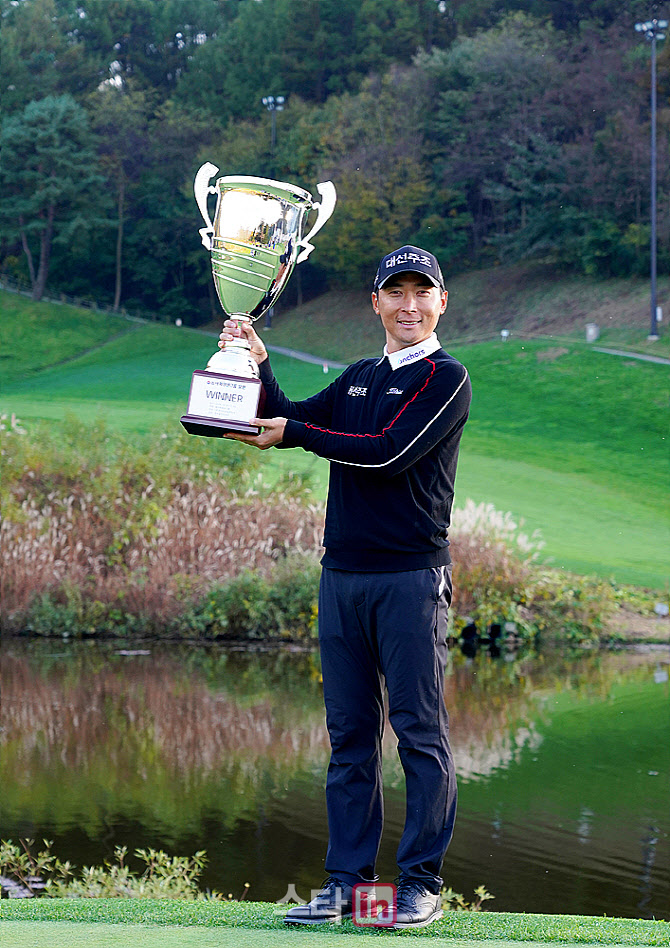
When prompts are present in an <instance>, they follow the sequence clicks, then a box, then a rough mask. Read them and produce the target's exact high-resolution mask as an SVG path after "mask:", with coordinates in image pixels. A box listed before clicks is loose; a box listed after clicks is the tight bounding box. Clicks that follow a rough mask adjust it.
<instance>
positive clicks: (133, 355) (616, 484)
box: [0, 294, 670, 590]
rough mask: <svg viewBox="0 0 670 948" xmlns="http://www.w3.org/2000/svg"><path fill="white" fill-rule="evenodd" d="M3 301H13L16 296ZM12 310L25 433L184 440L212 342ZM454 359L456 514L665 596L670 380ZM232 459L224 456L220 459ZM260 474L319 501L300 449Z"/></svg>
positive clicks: (589, 361)
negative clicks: (458, 429) (74, 429)
mask: <svg viewBox="0 0 670 948" xmlns="http://www.w3.org/2000/svg"><path fill="white" fill-rule="evenodd" d="M1 299H2V302H3V303H4V302H5V301H6V300H9V301H10V303H14V301H15V298H13V297H11V296H10V295H9V294H1ZM20 304H21V305H22V306H23V307H30V311H29V312H30V318H27V317H25V318H24V316H23V314H22V313H21V312H20V311H19V309H12V308H11V307H10V308H8V309H7V310H4V309H3V316H2V319H1V320H0V326H1V329H0V331H1V332H2V335H3V339H2V349H3V353H4V356H5V359H3V363H2V364H3V365H4V366H5V367H6V368H5V369H4V370H3V384H2V389H1V391H0V411H2V412H5V413H15V414H16V415H17V417H18V418H20V419H21V420H22V422H23V423H24V425H26V424H27V425H30V423H31V422H32V421H35V420H38V419H46V420H49V421H52V422H54V423H59V422H60V421H61V420H63V419H64V418H66V417H68V416H69V417H75V418H78V419H80V420H81V421H82V422H83V423H85V424H87V425H94V424H96V423H97V422H98V421H100V420H104V422H105V424H106V425H107V426H108V427H109V428H110V429H118V430H122V431H124V432H137V433H138V435H150V434H152V433H154V434H155V433H162V432H168V433H170V432H172V433H178V434H179V435H180V436H182V434H181V426H180V425H179V417H180V415H181V414H182V413H183V412H184V411H185V408H186V399H187V395H188V388H189V384H190V378H191V373H192V372H193V371H194V370H195V369H198V368H204V366H205V363H206V362H207V359H208V358H209V356H210V355H211V354H212V352H214V350H215V348H216V340H215V339H214V338H213V337H207V336H204V335H203V334H202V333H198V332H195V331H192V330H188V329H178V328H176V327H174V326H168V325H157V324H138V323H130V322H127V321H125V320H123V319H120V318H113V317H105V316H103V315H102V314H100V313H87V312H79V311H76V310H71V309H70V308H68V307H56V306H49V305H48V304H42V305H41V306H40V305H38V306H35V304H29V303H27V302H25V301H20ZM59 313H62V314H63V315H62V317H61V320H62V324H63V326H62V329H63V334H64V335H67V343H68V347H69V349H68V347H64V344H63V340H62V339H61V338H60V328H59V320H58V314H59ZM41 314H43V316H44V321H43V322H42V323H40V316H41ZM78 322H80V323H81V325H82V331H81V333H80V334H78V333H77V323H78ZM84 330H85V331H84ZM266 338H267V340H268V341H271V336H270V335H268V336H267V337H266ZM51 339H53V352H52V351H51V350H50V340H51ZM105 340H107V341H105ZM444 344H445V345H446V346H447V347H448V346H449V343H448V339H444ZM352 345H353V344H352ZM77 350H79V352H80V354H77ZM82 350H84V351H82ZM67 351H69V352H70V354H71V356H72V357H71V358H69V359H68V358H67ZM352 351H353V350H352ZM12 353H14V355H13V356H12ZM454 354H455V355H456V356H457V357H458V358H460V359H461V360H462V361H463V362H464V363H465V364H466V365H467V366H468V368H469V370H470V374H471V377H472V383H473V391H474V396H473V404H472V412H471V420H470V423H469V425H468V427H467V429H466V433H465V435H464V438H463V443H462V449H461V462H460V469H459V478H458V484H457V506H459V505H462V504H463V503H464V502H465V500H466V498H468V497H471V498H472V499H473V500H475V501H477V502H487V503H492V504H493V505H494V506H495V507H496V508H498V509H499V510H502V511H510V512H511V513H512V514H513V515H514V517H515V518H517V520H519V521H521V520H522V521H523V529H524V531H526V532H529V533H532V532H533V531H535V530H539V531H540V532H541V534H542V537H543V539H544V541H545V547H544V549H543V551H542V555H543V556H544V557H545V558H547V559H548V560H549V561H550V562H551V563H552V564H553V565H555V566H557V567H560V568H565V569H567V570H571V571H575V572H580V573H593V574H597V575H600V576H603V577H605V578H609V577H612V578H614V579H616V580H617V581H619V582H628V583H633V584H640V585H648V586H652V587H655V588H658V589H659V590H661V589H664V588H666V587H667V582H668V575H669V574H670V562H669V559H670V557H669V550H670V510H669V508H668V490H667V488H668V478H669V475H670V463H669V453H668V441H667V433H668V407H669V404H670V367H669V366H666V365H658V364H653V363H648V362H641V361H638V360H634V359H629V358H619V357H616V356H611V355H605V354H602V353H598V352H596V351H594V350H592V349H590V348H588V347H586V346H585V345H583V344H580V343H577V342H575V343H573V344H571V343H566V344H564V345H561V346H560V347H559V346H557V345H556V344H555V343H554V342H552V341H551V340H547V341H539V340H535V341H533V342H526V343H521V342H512V341H510V342H507V343H505V344H503V343H485V344H480V345H476V346H470V347H467V348H459V349H457V350H454ZM8 355H9V358H6V357H7V356H8ZM50 356H51V358H50ZM50 361H52V362H54V363H56V364H51V365H50V364H49V362H50ZM272 362H273V366H274V368H275V372H276V374H277V376H278V378H279V379H280V381H281V383H282V385H283V387H284V388H285V390H286V391H287V393H288V394H289V395H290V396H291V397H293V398H302V397H305V396H306V395H308V394H309V393H311V392H314V391H316V390H317V389H318V388H320V387H322V386H323V385H325V384H327V383H328V382H329V381H330V380H332V379H333V378H334V376H335V373H334V372H333V371H332V370H331V372H330V373H329V374H327V375H326V374H324V372H323V370H322V368H321V367H320V366H318V365H311V364H309V363H304V362H300V361H297V360H295V359H290V358H287V357H285V356H280V355H273V356H272ZM183 437H184V438H187V437H189V436H188V435H186V434H185V433H184V434H183ZM232 448H233V446H232V445H228V444H226V443H224V442H222V443H221V446H220V449H221V451H222V453H223V452H226V451H227V450H231V449H232ZM262 461H263V464H264V465H265V466H266V470H267V476H268V479H269V480H270V481H271V480H272V479H273V478H274V477H275V476H276V473H277V471H278V470H279V469H284V470H286V469H294V470H296V471H301V472H302V471H305V470H307V471H309V472H310V474H311V475H312V477H313V483H314V487H315V490H316V491H317V492H318V493H319V494H320V495H321V496H324V495H325V484H326V479H327V464H326V462H321V461H319V460H318V459H315V458H314V457H313V456H312V455H308V454H306V453H305V452H303V451H300V450H296V451H285V452H284V451H282V452H280V451H269V452H266V453H264V454H263V455H262Z"/></svg>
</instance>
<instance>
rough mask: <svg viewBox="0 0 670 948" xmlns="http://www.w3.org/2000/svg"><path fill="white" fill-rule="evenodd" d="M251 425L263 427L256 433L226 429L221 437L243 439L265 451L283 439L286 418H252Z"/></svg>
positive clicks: (233, 439)
mask: <svg viewBox="0 0 670 948" xmlns="http://www.w3.org/2000/svg"><path fill="white" fill-rule="evenodd" d="M250 424H252V425H258V426H259V427H260V428H263V429H265V430H264V431H261V433H260V434H258V435H248V434H243V433H242V432H241V431H228V432H227V433H226V434H225V435H224V436H223V437H224V438H228V439H230V440H231V441H243V442H244V443H245V444H252V445H253V446H254V447H255V448H260V450H261V451H267V449H268V448H273V447H274V446H275V445H276V444H279V442H280V441H283V440H284V428H285V427H286V418H252V419H251V421H250Z"/></svg>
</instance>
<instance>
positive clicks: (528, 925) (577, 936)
mask: <svg viewBox="0 0 670 948" xmlns="http://www.w3.org/2000/svg"><path fill="white" fill-rule="evenodd" d="M278 909H280V906H277V905H276V904H274V903H268V902H189V901H179V900H169V899H163V900H154V899H44V898H43V899H3V900H2V901H1V902H0V921H3V922H10V921H12V920H14V921H35V922H38V921H51V922H54V921H68V922H86V923H89V924H90V923H94V922H106V923H111V924H119V923H134V924H145V925H147V924H148V925H201V926H204V927H210V928H214V927H232V928H234V927H238V928H254V929H273V928H274V929H283V928H284V923H283V908H282V910H281V911H278ZM364 930H365V931H367V932H368V933H370V934H372V933H373V930H371V929H367V928H366V929H361V928H357V927H356V926H354V925H353V924H352V923H351V922H343V923H342V924H341V925H338V926H334V925H329V926H324V927H323V928H320V929H319V931H324V932H325V931H331V932H333V931H340V932H342V933H344V932H351V933H355V932H359V933H360V932H362V931H364ZM375 933H376V934H379V935H380V936H384V937H407V936H413V937H417V936H418V937H427V938H430V937H442V938H444V937H452V938H469V939H472V940H485V939H500V940H504V939H507V940H509V941H519V942H556V943H564V944H565V943H566V942H568V943H571V944H601V945H659V946H668V945H670V922H667V921H660V920H659V921H647V920H642V919H632V918H605V917H603V918H597V917H593V916H586V915H585V916H578V915H526V914H517V913H505V912H500V913H498V912H477V913H473V912H447V913H446V914H445V916H444V917H443V918H442V919H441V920H440V921H438V922H436V923H435V924H434V925H431V926H430V928H428V929H421V930H418V929H415V930H413V931H408V932H393V933H391V932H389V931H387V930H380V931H378V932H375Z"/></svg>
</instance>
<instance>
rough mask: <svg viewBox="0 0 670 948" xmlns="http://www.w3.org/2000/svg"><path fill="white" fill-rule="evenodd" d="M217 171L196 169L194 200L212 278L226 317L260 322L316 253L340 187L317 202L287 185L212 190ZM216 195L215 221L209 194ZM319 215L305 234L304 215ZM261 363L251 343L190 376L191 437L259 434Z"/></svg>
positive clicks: (325, 187)
mask: <svg viewBox="0 0 670 948" xmlns="http://www.w3.org/2000/svg"><path fill="white" fill-rule="evenodd" d="M218 170H219V169H218V168H217V167H216V165H213V164H211V163H209V162H206V163H205V164H204V165H203V166H202V167H201V168H200V170H199V171H198V173H197V175H196V177H195V182H194V191H195V198H196V201H197V204H198V207H199V209H200V213H201V214H202V217H203V220H204V221H205V224H206V226H205V227H203V228H201V229H200V236H201V238H202V243H203V246H204V247H205V248H206V249H207V250H209V251H210V253H211V264H212V276H213V279H214V286H215V288H216V293H217V296H218V298H219V302H220V303H221V306H222V308H223V311H224V313H225V314H226V316H227V317H228V318H229V319H235V320H239V321H244V320H249V321H255V320H256V319H259V318H260V317H261V316H263V314H264V313H266V312H267V311H268V310H269V309H270V307H272V306H274V304H275V302H276V301H277V299H278V298H279V296H280V294H281V293H282V291H283V290H284V288H285V286H286V284H287V282H288V280H289V278H290V276H291V273H292V272H293V268H294V266H295V265H296V263H301V262H302V261H303V260H306V259H307V257H308V256H309V254H310V253H311V251H312V250H313V249H314V246H313V244H311V243H310V241H311V238H312V237H313V236H314V235H315V234H316V233H317V231H319V230H320V229H321V228H322V227H323V225H324V224H325V223H326V221H327V220H328V218H329V217H330V216H331V214H332V213H333V210H334V208H335V202H336V195H335V187H334V185H333V184H332V182H330V181H326V182H324V183H322V184H319V185H317V190H318V191H319V194H320V195H321V201H320V203H316V202H315V201H314V200H313V198H312V195H311V194H310V193H309V191H305V190H303V189H302V188H299V187H297V186H296V185H293V184H287V183H286V182H283V181H272V180H270V179H267V178H254V177H248V176H245V175H228V176H225V177H222V178H218V179H217V180H216V184H215V185H210V184H209V181H210V179H211V178H212V177H213V176H214V175H215V174H216V173H217V171H218ZM210 194H215V195H216V211H215V213H214V220H213V222H212V219H211V218H210V216H209V211H208V207H207V202H208V196H209V195H210ZM311 210H315V211H317V212H318V213H317V218H316V221H315V222H314V225H313V226H312V228H311V230H310V231H309V233H308V234H307V235H306V236H304V231H305V230H306V226H305V225H306V221H307V216H308V214H309V212H310V211H311ZM262 399H263V388H262V384H261V382H260V379H259V378H258V366H257V365H256V362H255V361H254V359H253V358H252V357H251V355H250V352H249V343H248V342H247V340H246V338H244V337H242V338H240V339H236V340H235V341H234V342H233V343H228V344H227V345H226V347H225V349H223V350H218V351H217V352H215V353H214V355H213V356H212V357H211V358H210V360H209V362H208V363H207V367H206V369H204V370H199V371H196V372H194V373H193V378H192V382H191V391H190V394H189V401H188V408H187V413H186V414H185V415H183V416H182V418H181V423H182V425H183V426H184V428H186V430H187V431H188V432H189V433H191V434H200V435H208V436H210V437H220V436H221V435H223V434H225V432H226V431H244V432H247V433H248V434H258V433H259V431H260V429H259V428H258V427H257V426H255V425H252V424H250V419H251V418H255V417H257V416H258V414H259V411H260V409H261V408H262Z"/></svg>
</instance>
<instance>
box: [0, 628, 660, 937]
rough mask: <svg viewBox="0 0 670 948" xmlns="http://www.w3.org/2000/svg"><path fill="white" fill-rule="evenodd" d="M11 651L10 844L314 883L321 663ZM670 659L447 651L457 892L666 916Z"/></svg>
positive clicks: (399, 801) (0, 815)
mask: <svg viewBox="0 0 670 948" xmlns="http://www.w3.org/2000/svg"><path fill="white" fill-rule="evenodd" d="M3 652H4V654H3V668H2V694H3V702H2V716H3V722H2V723H3V732H2V742H3V754H2V770H1V774H0V779H1V783H2V797H1V800H0V836H2V837H3V838H7V837H11V838H14V839H16V838H17V837H18V836H19V835H21V836H26V835H30V836H36V837H37V838H41V837H43V836H46V837H47V838H52V839H54V840H55V851H56V852H57V853H58V854H59V855H60V856H61V857H62V858H69V859H71V860H72V861H73V862H75V863H76V864H78V865H81V864H83V863H89V864H90V863H93V862H96V863H100V862H102V861H103V860H104V859H105V858H108V857H109V856H110V855H111V853H112V851H113V848H114V846H115V845H117V844H120V843H126V844H127V845H129V847H130V848H131V849H132V848H134V847H136V846H140V845H151V846H156V847H162V848H166V849H169V850H170V851H172V852H179V853H184V854H185V853H188V852H193V851H195V850H196V849H201V848H204V849H206V850H207V851H208V854H209V856H210V866H209V869H208V873H207V877H206V879H205V883H206V884H207V885H209V886H212V887H216V888H219V889H222V890H223V891H226V892H227V891H230V890H232V891H237V890H238V889H241V887H242V884H243V883H244V882H245V881H249V882H251V883H252V889H251V896H252V897H255V898H258V899H261V898H262V899H271V900H274V899H277V898H280V897H281V896H282V895H283V894H284V893H285V891H286V888H287V885H288V884H290V883H294V884H295V885H296V887H297V889H298V891H299V892H301V893H302V894H303V897H304V896H305V895H306V894H307V893H308V892H309V889H310V888H311V887H312V886H314V885H316V884H318V883H319V882H320V881H321V878H322V877H323V856H324V853H325V843H326V837H327V831H326V824H325V803H324V799H323V784H324V779H325V768H326V764H327V759H328V739H327V734H326V731H325V725H324V712H323V703H322V695H321V681H320V672H319V661H318V653H316V652H302V651H290V650H286V649H284V650H274V651H269V652H260V651H257V652H248V651H235V650H231V649H223V648H214V647H211V648H194V647H188V646H182V645H179V646H174V645H172V646H152V647H151V648H150V649H146V648H143V649H124V648H122V647H118V646H117V647H114V646H112V645H109V644H100V643H95V642H80V643H72V644H70V645H63V646H60V647H58V648H54V645H53V643H49V642H41V641H36V642H23V641H19V640H9V641H7V640H5V643H4V645H3ZM504 659H507V660H504ZM667 668H668V665H667V655H666V654H665V653H657V654H630V653H626V654H614V653H611V654H602V653H599V654H594V655H581V656H577V657H575V656H569V655H558V654H553V655H548V654H547V655H518V654H511V655H510V654H508V655H503V656H502V657H501V658H500V659H498V660H492V659H491V657H490V656H489V655H487V654H486V652H485V651H484V652H481V651H480V652H479V653H473V654H472V655H470V656H466V655H463V654H461V652H460V651H458V650H456V651H454V652H452V655H451V659H450V666H449V669H448V674H447V683H446V700H447V707H448V708H449V711H450V719H451V729H452V739H453V746H454V753H455V757H456V763H457V769H458V772H459V775H460V782H461V793H460V810H459V820H458V824H457V831H456V835H455V837H454V842H453V844H452V847H451V849H450V852H449V856H448V861H447V865H446V866H445V877H446V879H447V881H448V882H449V883H450V884H453V885H454V886H455V887H457V888H458V890H459V891H463V890H469V891H472V889H473V888H474V887H475V886H476V885H478V884H480V883H484V884H486V886H487V888H488V889H489V890H490V891H492V892H493V893H494V894H495V895H496V897H497V898H496V902H495V903H494V905H495V908H496V909H497V910H499V911H538V912H554V911H562V912H568V913H576V914H580V913H581V914H596V915H598V914H603V912H606V913H607V914H610V915H641V917H651V915H655V917H657V918H660V917H663V913H664V912H665V911H666V908H667V905H668V904H669V903H670V873H669V872H668V862H669V861H670V860H669V859H668V849H669V843H668V833H669V831H670V829H669V823H670V820H669V819H668V806H667V791H666V789H665V788H666V787H667V777H668V772H669V765H668V751H667V737H668V734H669V733H670V730H669V727H668V723H669V722H668V711H667V699H668V682H667ZM659 670H660V671H661V672H662V671H665V672H666V674H665V677H663V676H662V675H659ZM394 746H395V739H394V737H393V734H392V731H391V730H390V728H387V731H386V736H385V807H386V816H387V819H386V832H385V837H384V841H383V844H382V851H381V853H380V863H379V871H380V873H381V874H382V876H383V878H387V879H391V878H393V876H394V874H395V871H396V870H395V861H394V853H395V847H396V845H397V842H398V839H399V837H400V833H401V831H402V824H403V821H404V792H403V781H402V771H401V768H400V764H399V761H398V758H397V755H396V754H395V751H394ZM654 775H655V776H654Z"/></svg>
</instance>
